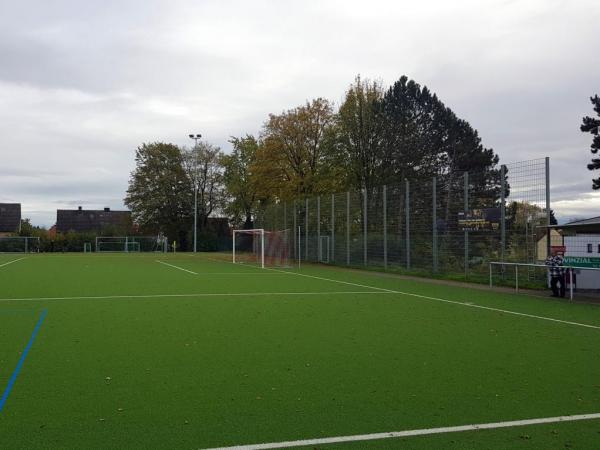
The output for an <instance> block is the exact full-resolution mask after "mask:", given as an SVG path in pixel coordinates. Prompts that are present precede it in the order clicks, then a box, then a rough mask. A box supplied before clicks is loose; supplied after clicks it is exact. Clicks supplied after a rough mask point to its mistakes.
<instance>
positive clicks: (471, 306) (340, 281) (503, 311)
mask: <svg viewBox="0 0 600 450" xmlns="http://www.w3.org/2000/svg"><path fill="white" fill-rule="evenodd" d="M206 259H211V260H214V261H217V260H215V259H212V258H206ZM221 262H228V261H221ZM229 263H230V264H233V263H231V262H230V261H229ZM259 269H261V270H271V271H275V272H282V273H288V274H290V275H298V276H300V277H307V278H314V279H316V280H323V281H331V282H333V283H340V284H346V285H350V286H357V287H363V288H369V289H377V290H379V291H383V292H388V293H392V294H401V295H407V296H409V297H416V298H424V299H426V300H433V301H436V302H443V303H450V304H454V305H461V306H466V307H468V308H477V309H485V310H488V311H495V312H501V313H505V314H512V315H514V316H521V317H529V318H531V319H539V320H546V321H549V322H557V323H562V324H566V325H574V326H578V327H584V328H593V329H595V330H600V326H597V325H589V324H586V323H579V322H571V321H569V320H560V319H553V318H552V317H545V316H537V315H535V314H527V313H521V312H517V311H511V310H508V309H501V308H492V307H490V306H483V305H476V304H474V303H471V302H460V301H457V300H447V299H445V298H439V297H430V296H428V295H420V294H413V293H411V292H403V291H394V290H392V289H384V288H380V287H375V286H369V285H366V284H359V283H351V282H349V281H342V280H335V279H332V278H325V277H318V276H316V275H308V274H305V273H298V272H289V271H286V270H281V269H273V268H271V267H265V268H264V269H262V268H259Z"/></svg>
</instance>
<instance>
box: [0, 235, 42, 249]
mask: <svg viewBox="0 0 600 450" xmlns="http://www.w3.org/2000/svg"><path fill="white" fill-rule="evenodd" d="M39 251H40V238H39V237H31V236H11V237H5V236H4V237H0V253H37V252H39Z"/></svg>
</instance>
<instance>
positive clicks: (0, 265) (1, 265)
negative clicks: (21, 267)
mask: <svg viewBox="0 0 600 450" xmlns="http://www.w3.org/2000/svg"><path fill="white" fill-rule="evenodd" d="M25 258H27V257H26V256H23V257H22V258H19V259H13V260H12V261H8V262H5V263H4V264H0V267H4V266H8V265H9V264H12V263H16V262H17V261H21V260H23V259H25Z"/></svg>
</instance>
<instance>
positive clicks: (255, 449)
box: [206, 413, 600, 450]
mask: <svg viewBox="0 0 600 450" xmlns="http://www.w3.org/2000/svg"><path fill="white" fill-rule="evenodd" d="M593 419H600V413H595V414H579V415H574V416H557V417H543V418H540V419H525V420H511V421H508V422H495V423H479V424H472V425H459V426H454V427H441V428H423V429H420V430H406V431H390V432H387V433H372V434H356V435H353V436H336V437H328V438H315V439H303V440H298V441H284V442H270V443H265V444H250V445H234V446H232V447H214V448H210V449H206V450H265V449H272V448H290V447H304V446H310V445H322V444H338V443H340V442H359V441H373V440H377V439H390V438H401V437H411V436H425V435H430V434H441V433H456V432H460V431H476V430H492V429H497V428H509V427H522V426H527V425H539V424H544V423H557V422H574V421H579V420H593Z"/></svg>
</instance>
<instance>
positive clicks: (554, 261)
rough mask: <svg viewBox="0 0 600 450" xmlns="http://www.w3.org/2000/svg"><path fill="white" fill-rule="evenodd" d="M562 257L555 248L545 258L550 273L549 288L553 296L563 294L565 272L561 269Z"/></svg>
mask: <svg viewBox="0 0 600 450" xmlns="http://www.w3.org/2000/svg"><path fill="white" fill-rule="evenodd" d="M563 263H564V258H563V257H562V255H561V254H560V253H558V252H557V251H556V250H552V255H551V256H548V258H546V266H548V272H549V273H550V288H551V289H552V296H553V297H564V296H565V273H564V269H563Z"/></svg>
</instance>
